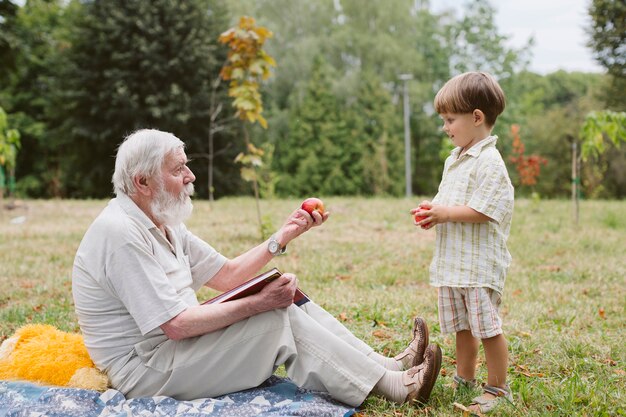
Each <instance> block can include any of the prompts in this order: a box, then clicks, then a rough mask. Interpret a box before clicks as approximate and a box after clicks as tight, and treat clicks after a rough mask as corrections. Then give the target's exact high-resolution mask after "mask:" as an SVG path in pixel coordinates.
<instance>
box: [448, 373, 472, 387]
mask: <svg viewBox="0 0 626 417" xmlns="http://www.w3.org/2000/svg"><path fill="white" fill-rule="evenodd" d="M476 385H477V382H476V379H470V380H467V379H465V378H462V377H460V376H458V375H454V378H453V381H452V387H453V388H454V389H459V388H468V389H474V388H476Z"/></svg>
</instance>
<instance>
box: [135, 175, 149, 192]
mask: <svg viewBox="0 0 626 417" xmlns="http://www.w3.org/2000/svg"><path fill="white" fill-rule="evenodd" d="M133 185H134V186H135V190H137V192H138V193H139V194H142V195H150V194H151V192H152V190H151V189H150V187H149V186H148V179H147V178H146V177H145V176H143V175H135V176H134V177H133Z"/></svg>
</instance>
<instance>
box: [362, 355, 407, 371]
mask: <svg viewBox="0 0 626 417" xmlns="http://www.w3.org/2000/svg"><path fill="white" fill-rule="evenodd" d="M367 357H368V358H370V359H372V360H373V361H375V362H376V363H377V364H379V365H381V366H382V367H384V368H385V369H388V370H390V371H402V370H403V369H405V367H404V364H403V363H402V362H400V361H397V360H395V359H394V358H388V357H386V356H383V355H381V354H380V353H377V352H375V351H372V352H371V353H370V354H369V355H367Z"/></svg>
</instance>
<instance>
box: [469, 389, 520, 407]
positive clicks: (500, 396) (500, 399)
mask: <svg viewBox="0 0 626 417" xmlns="http://www.w3.org/2000/svg"><path fill="white" fill-rule="evenodd" d="M483 391H484V392H485V393H487V394H491V395H494V396H495V398H491V399H485V398H483V397H476V398H474V399H473V400H472V403H471V404H470V407H472V406H475V405H477V406H478V411H479V412H480V414H487V413H489V412H491V411H493V410H494V409H495V408H496V407H497V406H498V405H500V404H502V403H504V402H509V403H511V404H513V395H512V394H511V390H510V389H508V386H507V389H504V388H498V387H493V386H491V385H483Z"/></svg>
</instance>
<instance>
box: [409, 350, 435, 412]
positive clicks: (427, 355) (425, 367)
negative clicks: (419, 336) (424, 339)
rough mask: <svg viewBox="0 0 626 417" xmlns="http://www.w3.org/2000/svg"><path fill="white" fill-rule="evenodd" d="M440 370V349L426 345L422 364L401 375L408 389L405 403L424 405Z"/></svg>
mask: <svg viewBox="0 0 626 417" xmlns="http://www.w3.org/2000/svg"><path fill="white" fill-rule="evenodd" d="M440 369H441V348H440V347H439V346H438V345H435V344H432V345H428V347H427V348H426V352H424V362H422V363H421V364H420V365H418V366H414V367H412V368H411V369H409V370H408V371H406V372H405V373H404V375H402V381H403V382H404V385H406V386H407V387H408V388H409V393H408V395H407V396H406V400H405V401H406V402H409V403H411V404H415V405H417V404H425V403H426V402H427V401H428V399H429V398H430V393H431V391H432V390H433V387H434V386H435V381H436V380H437V377H438V376H439V370H440Z"/></svg>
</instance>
